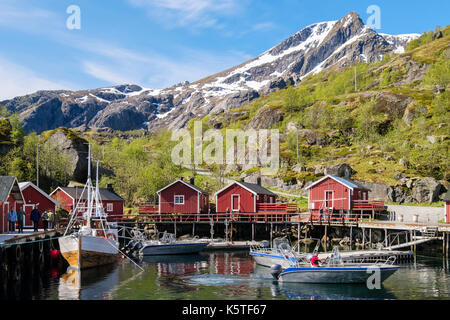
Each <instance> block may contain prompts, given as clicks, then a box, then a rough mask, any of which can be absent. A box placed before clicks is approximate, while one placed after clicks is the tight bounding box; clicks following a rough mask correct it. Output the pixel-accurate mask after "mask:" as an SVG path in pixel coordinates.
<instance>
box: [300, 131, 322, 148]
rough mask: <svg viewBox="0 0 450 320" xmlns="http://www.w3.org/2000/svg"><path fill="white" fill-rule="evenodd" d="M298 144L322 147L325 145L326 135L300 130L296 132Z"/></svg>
mask: <svg viewBox="0 0 450 320" xmlns="http://www.w3.org/2000/svg"><path fill="white" fill-rule="evenodd" d="M298 137H299V140H300V141H299V142H301V143H305V144H308V145H318V146H323V145H325V144H326V143H327V135H326V134H324V133H323V132H320V131H317V130H310V129H301V130H299V131H298Z"/></svg>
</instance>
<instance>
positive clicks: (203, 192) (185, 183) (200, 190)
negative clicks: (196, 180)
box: [157, 179, 209, 195]
mask: <svg viewBox="0 0 450 320" xmlns="http://www.w3.org/2000/svg"><path fill="white" fill-rule="evenodd" d="M177 182H181V183H183V184H184V185H186V186H188V187H189V188H191V189H194V190H195V191H197V192H199V193H202V194H206V195H209V193H208V192H206V191H205V190H203V189H201V188H199V187H197V186H196V185H193V184H190V183H188V182H186V181H184V180H181V179H180V180H177V181H174V182H172V183H171V184H169V185H167V186H165V187H164V188H162V189H161V190H158V192H157V193H160V192H161V191H163V190H166V189H167V188H169V187H171V186H173V185H174V184H175V183H177Z"/></svg>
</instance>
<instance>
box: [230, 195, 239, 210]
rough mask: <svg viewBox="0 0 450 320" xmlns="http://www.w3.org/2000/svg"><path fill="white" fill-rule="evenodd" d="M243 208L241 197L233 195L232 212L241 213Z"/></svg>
mask: <svg viewBox="0 0 450 320" xmlns="http://www.w3.org/2000/svg"><path fill="white" fill-rule="evenodd" d="M240 208H241V197H240V196H239V195H238V194H233V195H232V196H231V210H232V211H239V210H240Z"/></svg>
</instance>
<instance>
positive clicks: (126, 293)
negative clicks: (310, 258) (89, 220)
mask: <svg viewBox="0 0 450 320" xmlns="http://www.w3.org/2000/svg"><path fill="white" fill-rule="evenodd" d="M137 263H138V264H139V265H140V266H141V267H142V268H143V269H144V271H140V269H138V268H137V267H136V266H135V265H134V264H132V263H130V262H129V261H127V260H126V259H121V258H119V259H118V263H116V264H114V265H110V266H105V267H102V268H95V269H88V270H83V271H82V272H81V273H79V272H76V270H71V269H69V270H68V271H67V272H65V271H66V270H62V269H58V268H53V269H51V270H47V271H46V272H44V273H40V272H38V271H36V270H35V271H33V269H30V270H27V271H26V270H24V272H23V276H22V278H21V279H20V280H19V281H17V282H14V283H9V282H10V281H8V283H9V284H10V286H9V287H8V290H7V292H4V293H3V296H2V297H1V298H0V299H2V300H13V299H19V300H24V299H41V300H52V299H60V300H69V299H70V300H73V299H80V300H103V299H117V300H125V299H132V300H140V299H148V300H155V299H166V300H172V299H181V300H183V299H189V300H202V299H208V300H210V299H212V300H214V299H219V300H223V299H231V300H242V299H245V300H255V299H264V300H266V299H267V300H269V299H276V300H291V299H292V300H304V299H331V300H343V299H401V300H405V299H449V296H450V273H449V269H448V261H441V259H429V258H424V257H418V263H417V264H414V263H407V264H402V265H401V269H400V270H399V271H398V272H396V273H395V274H394V275H393V276H392V277H390V278H389V279H388V280H386V281H385V282H383V286H382V289H381V290H369V289H368V288H366V287H365V286H359V285H326V284H320V285H316V284H314V285H313V284H295V283H282V282H276V281H274V280H273V278H272V276H271V275H270V268H266V267H262V266H259V265H257V264H256V263H255V262H254V260H253V259H252V258H251V257H250V256H249V254H248V252H245V251H244V252H208V253H201V254H197V255H185V256H154V257H151V256H149V257H144V258H143V259H142V260H140V261H137ZM25 271H26V272H25ZM0 291H1V290H0ZM3 291H5V290H3ZM0 293H1V292H0Z"/></svg>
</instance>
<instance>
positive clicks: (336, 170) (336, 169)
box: [324, 163, 356, 178]
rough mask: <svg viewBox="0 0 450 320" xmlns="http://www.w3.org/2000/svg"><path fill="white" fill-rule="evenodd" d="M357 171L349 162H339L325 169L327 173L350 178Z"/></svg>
mask: <svg viewBox="0 0 450 320" xmlns="http://www.w3.org/2000/svg"><path fill="white" fill-rule="evenodd" d="M355 173H356V171H355V170H353V168H352V167H351V166H350V165H349V164H347V163H341V164H337V165H334V166H332V167H329V168H326V169H325V170H324V174H325V175H328V174H329V175H332V176H337V177H342V178H350V177H351V176H352V175H354V174H355Z"/></svg>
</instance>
